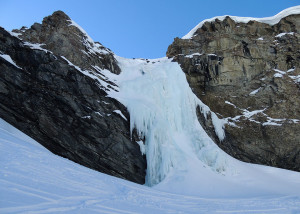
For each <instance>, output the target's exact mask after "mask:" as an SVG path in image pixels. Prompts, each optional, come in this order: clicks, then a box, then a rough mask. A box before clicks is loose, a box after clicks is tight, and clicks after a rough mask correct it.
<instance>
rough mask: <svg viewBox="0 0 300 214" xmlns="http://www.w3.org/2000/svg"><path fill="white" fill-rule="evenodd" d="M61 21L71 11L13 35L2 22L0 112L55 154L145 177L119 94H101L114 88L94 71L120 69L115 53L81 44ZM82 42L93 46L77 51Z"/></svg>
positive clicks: (136, 178)
mask: <svg viewBox="0 0 300 214" xmlns="http://www.w3.org/2000/svg"><path fill="white" fill-rule="evenodd" d="M61 17H62V18H61ZM66 20H69V18H68V17H66V16H65V15H64V14H63V13H62V12H56V13H54V14H53V16H50V17H47V18H45V19H44V21H43V24H42V25H39V24H34V25H33V26H32V27H31V29H27V30H26V31H24V28H23V30H22V31H15V33H12V35H14V36H12V35H11V34H10V33H9V32H7V31H5V30H4V29H3V28H0V54H1V56H2V57H0V71H1V72H0V117H1V118H3V119H4V120H6V121H7V122H9V123H10V124H12V125H13V126H15V127H16V128H18V129H20V130H21V131H23V132H24V133H26V134H27V135H29V136H31V137H32V138H33V139H35V140H37V141H38V142H39V143H41V144H42V145H43V146H45V147H46V148H48V149H49V150H50V151H52V152H53V153H55V154H58V155H60V156H63V157H66V158H68V159H70V160H72V161H75V162H77V163H79V164H82V165H84V166H87V167H89V168H92V169H95V170H98V171H100V172H104V173H107V174H110V175H113V176H117V177H120V178H124V179H127V180H130V181H134V182H136V183H141V184H143V183H144V181H145V169H146V161H145V157H144V156H143V155H142V154H141V152H140V148H139V145H138V144H137V143H136V142H135V140H137V139H136V137H135V135H133V137H132V138H133V139H132V140H131V137H130V133H129V115H128V112H127V110H126V108H125V107H124V106H123V105H122V104H121V103H119V102H118V101H117V100H115V99H112V98H109V97H107V90H110V89H111V90H112V89H114V90H117V89H116V88H117V87H116V86H115V85H113V83H110V82H109V81H107V80H108V79H107V78H105V77H104V76H103V75H101V74H100V73H99V72H98V73H97V71H96V70H98V71H99V68H100V69H109V70H111V71H112V72H115V73H119V68H118V66H117V64H116V61H115V59H114V58H113V54H112V53H111V52H110V51H109V50H108V49H106V48H104V47H103V46H101V45H100V44H98V45H97V44H96V43H93V42H90V41H88V42H90V43H89V44H88V45H86V44H85V45H82V41H85V39H86V37H85V35H84V34H82V35H81V34H80V33H82V32H81V31H80V30H78V28H75V27H73V26H68V25H65V21H66ZM16 33H22V35H20V34H16ZM75 34H76V35H77V40H76V38H75V37H76V35H75ZM15 35H18V36H19V37H20V38H22V40H20V39H19V38H17V37H16V36H15ZM78 35H79V36H78ZM78 38H79V40H78ZM29 42H31V43H29ZM32 43H45V45H44V46H42V47H40V46H38V47H37V46H36V45H34V44H32ZM95 44H96V45H97V47H94V46H95ZM86 47H91V48H93V49H94V50H96V51H94V52H93V53H88V54H84V53H83V52H82V51H81V50H85V51H88V49H84V48H86ZM42 48H47V49H48V50H50V51H52V52H53V53H52V52H50V51H47V50H42ZM101 50H104V51H103V52H102V53H101ZM61 56H65V57H66V58H68V59H69V60H70V61H73V62H74V64H76V65H78V66H81V68H82V69H89V68H90V66H91V65H93V66H95V67H96V66H98V67H96V68H97V69H94V71H92V68H90V69H91V71H90V74H91V75H95V76H97V77H98V78H100V79H101V78H102V79H103V81H107V82H106V84H107V85H108V87H107V86H102V85H101V82H99V81H97V79H96V78H92V77H90V76H89V75H86V74H85V73H84V72H82V70H81V69H80V68H78V67H76V66H73V65H72V64H70V63H69V62H68V61H67V60H65V58H63V57H61ZM8 57H10V58H11V59H12V60H13V62H14V63H15V64H16V65H14V63H11V62H9V61H10V60H7V58H8ZM85 63H87V64H85ZM115 110H120V111H121V112H122V113H123V115H125V116H126V118H127V120H125V119H123V118H122V117H121V116H120V115H119V114H118V113H116V112H114V111H115Z"/></svg>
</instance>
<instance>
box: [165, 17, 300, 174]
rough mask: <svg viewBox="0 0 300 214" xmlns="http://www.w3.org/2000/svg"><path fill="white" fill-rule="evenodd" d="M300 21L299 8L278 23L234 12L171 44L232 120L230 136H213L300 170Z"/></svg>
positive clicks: (246, 153)
mask: <svg viewBox="0 0 300 214" xmlns="http://www.w3.org/2000/svg"><path fill="white" fill-rule="evenodd" d="M299 29H300V15H288V16H286V17H284V18H283V19H281V20H280V21H279V22H278V23H277V24H275V25H269V24H265V23H261V22H258V21H249V22H248V23H241V22H235V21H234V20H233V19H232V18H231V17H229V16H228V17H226V18H224V19H223V20H219V19H215V20H213V21H210V22H209V21H208V22H205V23H204V24H203V25H202V26H201V27H200V28H198V29H197V30H196V31H195V33H194V35H193V36H192V37H191V38H190V39H179V38H176V39H175V40H174V42H173V44H171V45H170V46H169V48H168V51H167V56H168V57H173V59H174V61H177V62H179V64H180V65H181V67H182V69H183V71H184V72H185V73H186V77H187V80H188V82H189V84H190V86H191V88H192V89H193V91H194V93H195V94H196V95H197V96H198V97H199V98H200V99H201V100H202V101H203V102H204V103H205V104H206V105H208V106H209V107H210V108H211V109H212V111H214V112H216V113H217V114H218V116H219V117H220V118H224V121H226V125H225V130H226V139H225V140H224V141H222V142H220V141H219V140H218V139H217V138H216V137H215V136H213V135H212V134H211V136H212V137H213V138H214V139H215V141H216V143H217V144H218V145H219V146H220V147H221V148H222V149H223V150H224V151H226V152H227V153H229V154H230V155H232V156H234V157H236V158H238V159H240V160H243V161H246V162H251V163H259V164H265V165H270V166H276V167H281V168H285V169H291V170H296V171H300V131H299V130H300V123H299V122H300V121H299V119H300V109H299V106H300V91H299V82H300V76H299V74H300V51H299V50H300V43H299V38H300V34H299ZM199 120H200V122H201V123H202V124H203V125H204V126H205V129H206V130H207V132H208V133H213V132H212V131H211V129H213V127H212V126H211V124H210V123H209V122H205V121H203V120H202V119H201V115H200V114H199Z"/></svg>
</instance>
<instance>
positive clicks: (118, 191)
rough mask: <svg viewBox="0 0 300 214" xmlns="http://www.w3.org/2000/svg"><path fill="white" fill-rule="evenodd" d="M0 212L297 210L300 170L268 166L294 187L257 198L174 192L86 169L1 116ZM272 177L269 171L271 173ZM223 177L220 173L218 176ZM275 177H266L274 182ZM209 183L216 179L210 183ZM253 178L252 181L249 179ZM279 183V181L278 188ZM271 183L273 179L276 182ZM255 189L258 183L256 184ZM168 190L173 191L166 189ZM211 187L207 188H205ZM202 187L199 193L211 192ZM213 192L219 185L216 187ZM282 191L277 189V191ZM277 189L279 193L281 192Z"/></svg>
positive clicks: (299, 203) (228, 192) (269, 171)
mask: <svg viewBox="0 0 300 214" xmlns="http://www.w3.org/2000/svg"><path fill="white" fill-rule="evenodd" d="M0 148H1V149H0V168H1V173H0V190H1V191H0V198H1V200H0V212H1V213H20V212H26V213H87V212H88V213H180V212H184V213H228V212H242V213H258V212H259V213H297V212H299V211H300V208H299V207H300V195H299V192H297V195H293V194H294V193H295V192H296V191H297V187H298V186H299V180H300V179H299V174H298V173H296V172H289V171H286V170H280V169H274V168H269V167H258V166H255V165H253V168H256V169H258V168H259V170H260V172H262V173H266V172H267V173H268V174H270V173H271V174H272V171H273V173H276V175H277V176H276V175H275V178H276V177H277V178H279V177H284V182H287V181H288V182H289V183H290V184H291V185H295V186H294V191H286V192H285V193H284V194H278V195H277V196H274V195H264V196H259V197H247V198H235V197H230V194H231V192H230V191H227V194H228V195H227V197H226V198H214V197H206V198H203V197H197V196H189V195H184V196H183V195H177V194H172V193H168V192H164V191H159V190H155V189H153V188H149V187H146V186H141V185H137V184H134V183H131V182H128V181H125V180H122V179H118V178H115V177H111V176H108V175H105V174H101V173H99V172H96V171H93V170H90V169H88V168H85V167H83V166H80V165H77V164H75V163H74V162H71V161H69V160H66V159H64V158H61V157H58V156H56V155H54V154H52V153H51V152H49V151H47V150H46V149H45V148H43V147H42V146H40V144H38V143H37V142H36V141H34V140H32V139H31V138H29V137H28V136H26V135H24V134H22V133H21V132H20V131H18V130H16V129H15V128H14V127H12V126H11V125H9V124H7V123H6V122H4V121H3V120H0ZM272 177H273V176H272ZM221 178H222V176H221ZM272 181H273V179H271V180H269V181H268V182H272ZM207 182H208V183H206V184H207V185H211V187H212V188H213V187H214V185H215V183H212V182H209V180H207ZM249 182H250V181H249ZM251 182H254V184H255V182H256V181H255V180H254V181H251ZM284 182H283V183H277V185H278V187H280V186H281V185H282V184H284ZM274 184H275V183H274ZM256 188H257V189H260V188H262V186H258V185H257V186H256ZM169 191H171V190H169ZM209 191H210V190H209ZM209 191H208V192H206V191H203V195H205V194H209ZM215 191H217V189H216V190H215ZM279 192H280V191H279ZM279 192H278V193H279Z"/></svg>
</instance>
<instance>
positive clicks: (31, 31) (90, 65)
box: [13, 11, 120, 74]
mask: <svg viewBox="0 0 300 214" xmlns="http://www.w3.org/2000/svg"><path fill="white" fill-rule="evenodd" d="M13 32H15V33H18V34H19V35H18V37H19V38H21V39H22V40H24V41H26V42H30V43H33V44H41V47H42V48H45V49H47V50H51V51H52V52H53V53H54V54H56V55H59V56H64V57H66V58H67V59H68V60H70V61H71V62H72V63H73V64H75V65H77V66H79V67H80V68H82V69H88V70H93V71H97V70H98V69H97V67H98V68H100V69H107V70H109V71H110V72H113V73H116V74H119V73H120V68H119V66H118V65H117V62H116V60H115V58H114V56H113V53H112V52H111V50H109V49H108V48H105V47H104V46H103V45H102V44H100V43H99V42H94V41H93V40H92V39H91V38H90V37H89V35H88V34H87V33H86V32H85V31H84V30H83V29H82V28H81V27H80V26H79V25H77V24H76V22H74V21H73V20H72V19H70V17H68V16H67V15H66V14H65V13H64V12H62V11H56V12H54V13H53V14H52V15H51V16H47V17H45V18H44V19H43V22H42V24H39V23H34V24H33V25H32V26H31V27H30V28H26V27H23V28H21V29H20V30H13Z"/></svg>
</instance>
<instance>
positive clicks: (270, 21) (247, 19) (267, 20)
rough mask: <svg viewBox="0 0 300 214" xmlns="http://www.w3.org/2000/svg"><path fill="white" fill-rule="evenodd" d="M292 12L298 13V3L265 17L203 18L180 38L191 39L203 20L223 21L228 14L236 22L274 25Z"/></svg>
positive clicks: (292, 13)
mask: <svg viewBox="0 0 300 214" xmlns="http://www.w3.org/2000/svg"><path fill="white" fill-rule="evenodd" d="M294 14H300V5H299V6H295V7H290V8H287V9H285V10H283V11H281V12H280V13H278V14H276V15H275V16H272V17H265V18H252V17H238V16H229V15H224V16H216V17H213V18H210V19H205V20H203V21H202V22H200V23H199V24H198V25H196V26H195V27H194V28H193V29H192V30H191V31H190V32H188V34H186V35H185V36H183V37H182V39H191V38H192V37H193V36H194V34H195V32H196V31H197V29H198V28H201V27H202V25H203V24H204V23H205V22H213V21H215V20H216V19H219V20H221V21H223V20H224V19H225V18H226V17H227V16H229V17H230V18H231V19H232V20H234V21H235V22H236V23H248V22H250V21H257V22H262V23H266V24H269V25H275V24H277V23H278V22H279V21H280V20H281V19H282V18H284V17H286V16H289V15H294Z"/></svg>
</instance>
